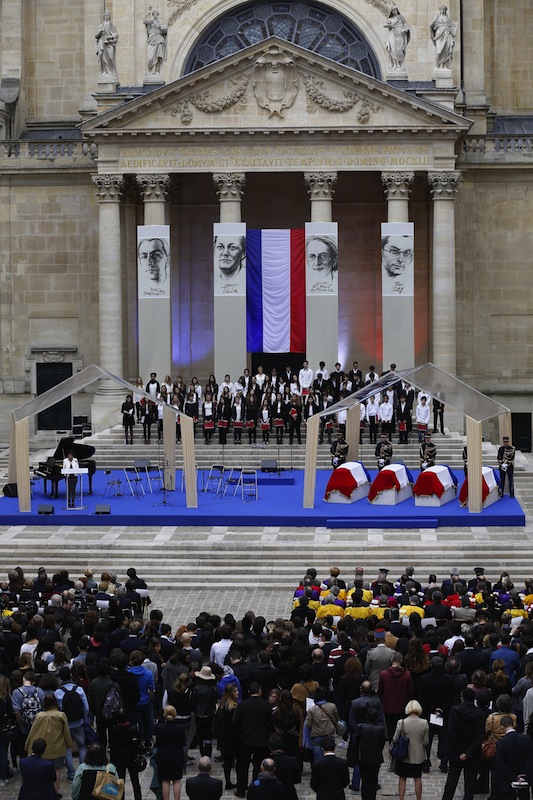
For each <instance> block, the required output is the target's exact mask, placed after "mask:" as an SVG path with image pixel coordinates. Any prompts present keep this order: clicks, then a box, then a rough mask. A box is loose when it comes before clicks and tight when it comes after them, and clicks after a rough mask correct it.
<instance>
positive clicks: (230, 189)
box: [213, 172, 246, 223]
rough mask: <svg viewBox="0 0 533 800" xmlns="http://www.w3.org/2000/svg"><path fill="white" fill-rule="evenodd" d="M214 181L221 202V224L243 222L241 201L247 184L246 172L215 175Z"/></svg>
mask: <svg viewBox="0 0 533 800" xmlns="http://www.w3.org/2000/svg"><path fill="white" fill-rule="evenodd" d="M213 180H214V182H215V186H216V191H217V195H218V199H219V200H220V222H225V223H231V222H242V218H241V201H242V195H243V192H244V186H245V183H246V175H245V174H244V172H220V173H214V174H213Z"/></svg>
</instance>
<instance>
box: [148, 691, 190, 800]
mask: <svg viewBox="0 0 533 800" xmlns="http://www.w3.org/2000/svg"><path fill="white" fill-rule="evenodd" d="M155 743H156V747H157V754H156V755H155V762H156V764H157V770H158V773H159V780H160V781H161V794H162V795H163V800H170V784H172V791H173V795H174V800H180V798H181V778H182V775H183V748H184V746H185V734H184V732H183V728H182V726H181V725H178V724H177V722H176V709H175V708H174V706H165V708H164V709H163V722H160V723H159V725H156V727H155Z"/></svg>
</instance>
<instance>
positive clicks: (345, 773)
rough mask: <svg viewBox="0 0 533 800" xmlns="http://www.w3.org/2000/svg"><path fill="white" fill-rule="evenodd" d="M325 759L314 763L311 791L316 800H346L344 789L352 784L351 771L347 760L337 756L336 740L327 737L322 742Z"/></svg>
mask: <svg viewBox="0 0 533 800" xmlns="http://www.w3.org/2000/svg"><path fill="white" fill-rule="evenodd" d="M322 753H323V757H322V758H319V759H318V761H314V762H313V766H312V768H311V784H310V785H311V789H312V790H313V791H314V792H316V800H346V795H345V793H344V789H345V788H346V786H348V784H349V783H350V771H349V768H348V762H347V761H346V759H345V758H339V757H338V756H336V755H335V738H334V737H333V736H326V737H325V739H324V740H323V742H322Z"/></svg>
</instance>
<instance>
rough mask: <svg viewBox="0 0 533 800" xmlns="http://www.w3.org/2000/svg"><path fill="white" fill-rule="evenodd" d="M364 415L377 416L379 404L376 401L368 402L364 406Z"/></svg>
mask: <svg viewBox="0 0 533 800" xmlns="http://www.w3.org/2000/svg"><path fill="white" fill-rule="evenodd" d="M366 416H367V418H369V417H379V406H378V404H377V403H368V404H367V407H366Z"/></svg>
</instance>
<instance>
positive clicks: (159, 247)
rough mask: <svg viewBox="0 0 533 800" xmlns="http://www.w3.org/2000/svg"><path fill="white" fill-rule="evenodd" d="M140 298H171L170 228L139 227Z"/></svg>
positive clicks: (138, 273) (138, 269)
mask: <svg viewBox="0 0 533 800" xmlns="http://www.w3.org/2000/svg"><path fill="white" fill-rule="evenodd" d="M137 285H138V297H139V299H141V298H153V297H160V298H161V297H165V298H167V297H170V227H169V226H168V225H139V226H138V227H137Z"/></svg>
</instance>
